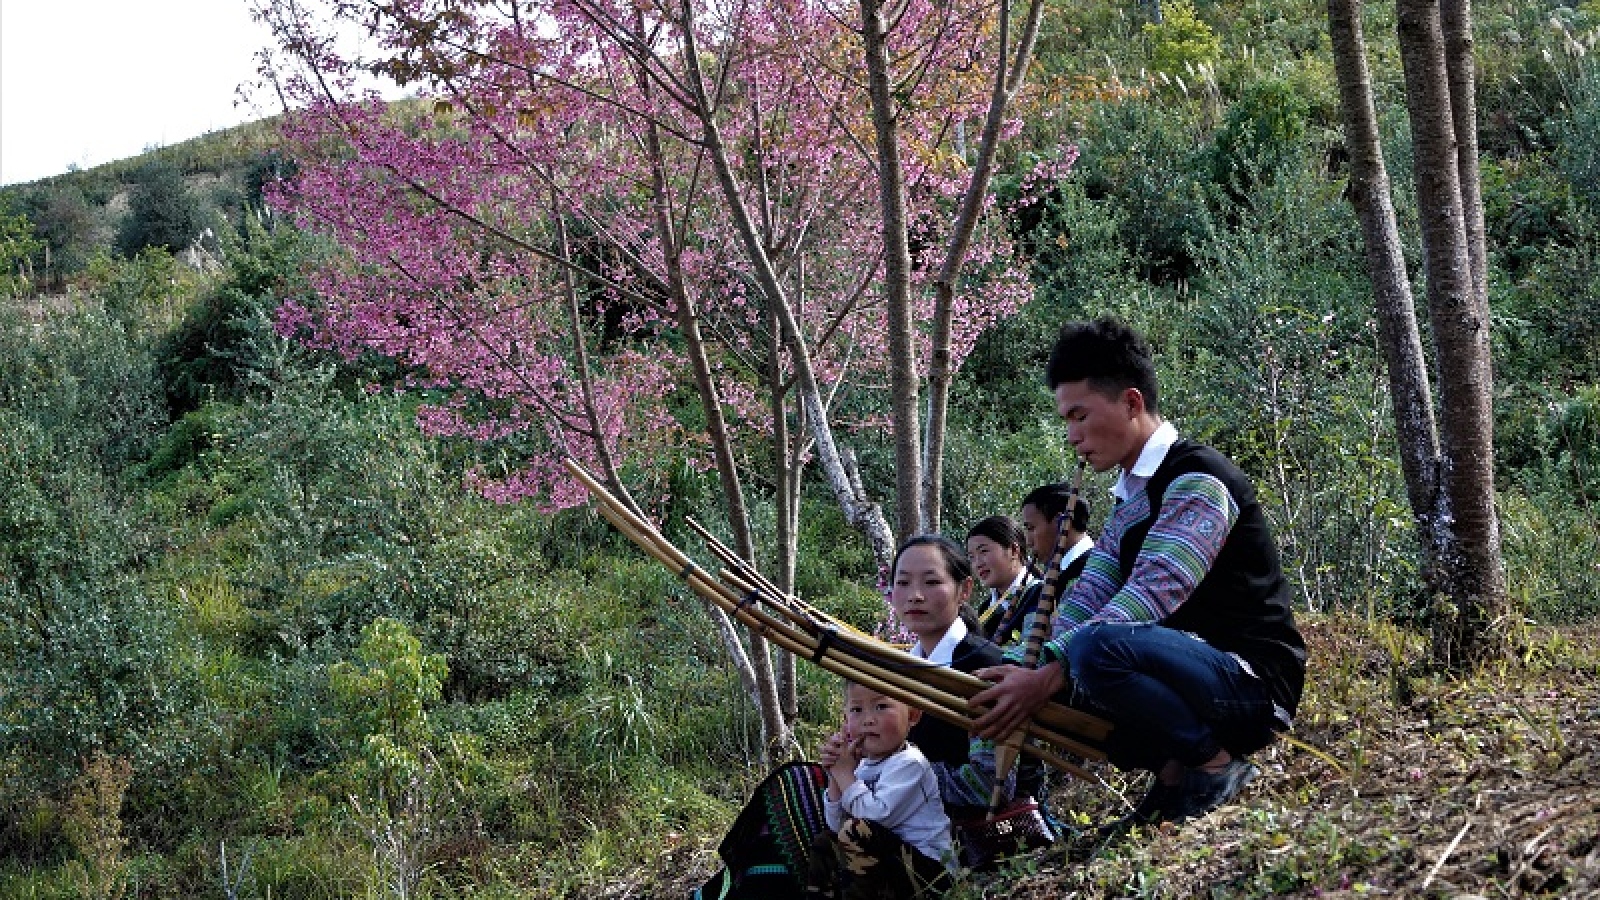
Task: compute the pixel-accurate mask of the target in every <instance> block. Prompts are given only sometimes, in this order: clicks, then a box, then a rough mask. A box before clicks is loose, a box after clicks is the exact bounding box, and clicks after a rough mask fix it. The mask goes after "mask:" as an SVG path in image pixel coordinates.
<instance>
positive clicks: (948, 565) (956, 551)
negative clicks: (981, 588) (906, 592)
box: [889, 534, 972, 584]
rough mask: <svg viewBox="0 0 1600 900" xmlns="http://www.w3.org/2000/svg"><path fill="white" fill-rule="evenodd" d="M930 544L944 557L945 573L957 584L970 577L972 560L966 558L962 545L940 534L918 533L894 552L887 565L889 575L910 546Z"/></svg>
mask: <svg viewBox="0 0 1600 900" xmlns="http://www.w3.org/2000/svg"><path fill="white" fill-rule="evenodd" d="M924 546H932V547H934V548H936V549H938V551H939V555H940V556H943V557H944V569H945V574H946V575H949V576H950V577H951V578H952V579H954V580H955V581H956V583H957V584H959V583H961V582H963V581H967V580H968V579H970V578H972V561H971V560H969V559H967V551H966V550H965V549H963V548H962V546H961V545H960V544H958V543H956V542H955V541H953V540H951V539H950V538H948V537H945V536H944V535H942V534H919V535H916V536H914V537H910V538H907V539H906V542H905V543H903V544H901V545H900V549H899V550H896V551H895V553H894V563H893V564H891V565H890V566H889V577H891V578H893V577H894V573H896V572H898V571H900V557H902V556H904V555H905V553H906V551H907V550H910V549H911V548H912V547H924Z"/></svg>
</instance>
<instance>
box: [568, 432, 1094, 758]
mask: <svg viewBox="0 0 1600 900" xmlns="http://www.w3.org/2000/svg"><path fill="white" fill-rule="evenodd" d="M567 468H568V469H569V470H570V471H572V473H573V475H574V477H576V478H578V479H579V480H580V481H581V482H583V483H584V485H585V487H587V488H588V489H589V490H590V492H591V493H592V494H594V496H595V497H596V499H597V501H599V502H598V508H599V511H600V514H601V515H602V517H604V518H605V519H606V520H607V521H608V522H610V523H611V524H612V525H614V526H615V527H617V529H618V530H619V531H621V532H622V533H623V534H624V535H625V536H626V537H628V538H629V539H630V540H632V541H633V542H634V543H636V544H638V545H639V547H640V548H641V549H643V550H645V551H646V552H647V553H649V554H650V555H651V556H653V557H655V558H656V560H657V561H659V562H661V563H662V564H663V565H666V566H667V567H668V568H669V569H671V570H673V571H676V572H677V573H678V574H679V576H680V577H681V578H682V579H683V580H684V581H685V582H686V583H687V584H688V585H689V587H690V589H691V590H694V591H695V593H697V594H699V595H700V596H701V597H703V598H705V599H706V600H708V601H710V602H713V603H716V604H717V605H718V606H720V607H722V608H723V609H724V610H726V611H727V612H729V613H730V614H731V615H733V616H734V617H735V618H738V619H739V620H740V621H741V622H743V623H744V624H745V625H747V626H749V627H751V628H752V629H754V630H756V631H757V632H758V633H761V634H762V635H763V636H765V637H767V638H768V639H769V640H772V641H773V643H776V644H778V645H779V646H780V647H782V648H783V649H785V650H788V651H790V652H792V653H796V654H798V655H802V656H805V657H807V658H809V659H811V660H812V661H813V662H815V663H816V664H818V665H821V666H822V667H823V668H824V669H826V670H827V671H830V672H833V673H835V674H838V675H841V676H843V677H846V678H850V679H852V680H855V681H858V682H860V683H862V684H865V685H868V686H870V687H872V688H873V689H874V690H878V691H879V692H880V693H883V694H885V695H886V696H891V697H894V698H896V699H898V700H901V701H902V702H905V703H908V704H911V705H913V706H916V707H917V708H918V709H922V710H923V711H924V712H927V713H928V714H930V715H934V716H936V717H938V718H940V719H943V720H945V721H948V722H951V723H952V724H954V725H956V726H958V727H962V728H966V729H968V730H970V728H971V725H972V720H973V717H972V711H971V709H970V708H969V706H968V703H967V697H968V696H970V693H969V694H966V695H965V696H963V695H960V694H952V693H950V692H948V691H944V690H942V689H941V688H940V687H938V686H936V685H931V684H927V683H925V682H922V681H918V680H916V679H913V678H909V677H907V676H905V675H903V674H901V673H900V672H896V671H894V670H893V669H890V668H886V667H884V666H883V665H881V664H879V663H878V662H876V661H874V660H872V659H870V658H862V656H859V655H855V654H841V653H839V652H838V648H837V647H824V648H822V650H821V651H819V649H818V648H819V646H820V644H819V641H818V639H817V638H815V637H813V636H812V635H810V634H808V633H806V632H805V631H804V630H802V629H801V628H797V627H795V626H792V625H790V624H788V623H785V622H783V621H780V620H779V619H777V618H775V617H773V616H771V615H769V614H767V613H765V612H764V611H763V610H762V609H760V608H759V607H758V602H764V603H766V604H772V605H776V606H777V608H779V609H782V608H783V607H782V604H781V603H776V602H775V601H773V600H772V599H771V598H762V597H760V592H759V591H757V590H756V589H755V588H754V586H753V585H750V584H749V583H748V582H744V581H741V580H738V579H737V578H736V576H732V574H731V573H728V572H723V573H722V577H724V578H725V579H728V580H733V581H734V583H735V584H738V585H740V586H741V587H742V588H748V589H747V590H743V592H741V591H740V590H739V589H736V588H735V587H731V586H730V585H729V584H727V583H722V582H718V581H716V580H714V579H713V578H712V577H711V575H710V573H708V572H707V571H706V570H704V569H702V568H701V567H700V566H699V565H698V564H697V563H695V562H694V561H693V560H692V559H690V558H689V557H688V556H687V555H685V554H684V553H683V552H682V551H680V550H678V548H676V547H675V546H673V545H672V543H671V542H669V541H667V540H666V539H665V538H664V537H663V536H662V535H661V534H660V533H659V532H658V531H656V530H655V528H654V527H653V526H651V525H649V524H648V523H646V522H644V521H642V520H640V519H638V518H637V517H636V516H634V515H633V513H632V512H631V511H629V510H628V509H626V508H625V507H623V506H622V505H621V504H620V503H619V502H617V501H616V499H615V498H613V497H611V495H610V493H609V492H608V491H606V490H605V488H604V487H603V486H601V485H600V484H599V483H598V482H597V481H596V480H595V479H594V478H593V476H591V475H590V474H589V473H588V472H587V471H584V470H583V469H582V467H581V466H579V465H577V464H576V463H575V462H573V461H571V460H568V461H567ZM861 637H863V638H864V637H865V636H864V635H863V636H861ZM866 640H869V641H871V640H872V639H870V638H866ZM873 643H876V644H878V647H877V648H874V649H880V650H888V651H891V652H892V653H900V651H897V650H895V649H894V648H892V647H889V646H888V645H886V644H881V643H878V642H876V641H874V642H873ZM902 655H904V656H905V657H906V658H908V659H909V660H911V661H913V662H915V663H917V664H919V665H918V668H919V670H920V671H919V674H929V673H932V672H934V671H935V670H934V669H933V668H922V667H925V666H926V662H925V661H923V660H919V659H918V658H917V657H914V656H910V654H902ZM939 668H940V669H942V668H943V667H939ZM943 671H949V670H947V669H945V670H943ZM973 680H974V681H976V682H977V683H978V685H980V686H987V682H983V681H982V680H980V679H973ZM1026 730H1027V733H1028V734H1029V735H1030V736H1032V737H1036V738H1038V739H1039V740H1042V741H1044V742H1046V743H1048V744H1050V745H1052V746H1055V747H1059V748H1061V749H1064V750H1067V751H1068V752H1072V753H1075V754H1077V755H1079V756H1083V757H1085V758H1090V759H1100V758H1104V755H1103V753H1102V752H1101V751H1100V750H1099V749H1098V748H1095V747H1092V746H1089V745H1086V744H1083V743H1082V742H1080V741H1078V740H1075V739H1073V738H1072V737H1069V736H1067V735H1062V734H1058V733H1055V732H1053V731H1052V730H1050V729H1049V728H1047V727H1044V726H1042V725H1040V724H1039V723H1030V724H1029V725H1028V726H1027V729H1026ZM1024 749H1025V751H1026V752H1028V753H1029V755H1032V756H1036V757H1038V758H1040V759H1041V760H1043V761H1045V762H1046V763H1048V764H1049V765H1052V766H1054V767H1056V768H1058V769H1061V770H1063V771H1066V772H1068V773H1069V774H1072V775H1074V776H1076V777H1079V778H1083V779H1085V780H1091V781H1092V780H1094V776H1093V775H1091V774H1090V773H1088V772H1086V771H1085V770H1083V769H1082V768H1081V767H1079V766H1077V765H1075V764H1073V763H1071V762H1068V761H1067V760H1064V759H1062V758H1061V757H1059V756H1057V755H1055V754H1054V753H1051V752H1049V751H1048V750H1045V749H1043V748H1037V747H1033V746H1031V745H1028V746H1026V747H1025V748H1024Z"/></svg>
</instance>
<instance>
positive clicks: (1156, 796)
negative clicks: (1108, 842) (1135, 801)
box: [1100, 778, 1183, 836]
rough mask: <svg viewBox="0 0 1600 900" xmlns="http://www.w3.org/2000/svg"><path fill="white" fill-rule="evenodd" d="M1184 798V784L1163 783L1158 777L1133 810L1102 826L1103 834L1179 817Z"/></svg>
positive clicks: (1155, 823) (1117, 832) (1101, 831)
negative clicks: (1180, 805)
mask: <svg viewBox="0 0 1600 900" xmlns="http://www.w3.org/2000/svg"><path fill="white" fill-rule="evenodd" d="M1182 799H1183V786H1182V785H1177V784H1162V783H1161V779H1159V778H1157V779H1154V780H1152V781H1151V782H1150V789H1149V790H1148V791H1146V792H1145V795H1144V798H1143V799H1141V800H1140V801H1139V805H1137V806H1135V807H1134V808H1133V811H1132V812H1130V813H1128V814H1127V815H1125V816H1122V817H1121V818H1119V819H1114V820H1112V821H1111V822H1108V823H1106V824H1105V825H1102V826H1100V833H1101V834H1102V835H1107V836H1109V835H1112V834H1119V833H1121V832H1124V831H1128V830H1130V829H1132V828H1134V827H1137V826H1146V827H1148V826H1150V825H1158V824H1160V823H1162V822H1166V821H1169V820H1172V819H1176V818H1177V817H1178V804H1179V802H1180V801H1181V800H1182Z"/></svg>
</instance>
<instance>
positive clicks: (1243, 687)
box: [1067, 623, 1274, 771]
mask: <svg viewBox="0 0 1600 900" xmlns="http://www.w3.org/2000/svg"><path fill="white" fill-rule="evenodd" d="M1067 662H1068V664H1069V666H1070V670H1071V673H1072V680H1073V682H1074V684H1075V686H1076V688H1077V691H1078V693H1079V694H1080V695H1082V696H1083V697H1084V698H1085V699H1087V700H1088V701H1089V704H1090V705H1092V706H1094V707H1095V708H1097V709H1099V710H1101V711H1102V712H1103V713H1104V714H1105V715H1106V716H1107V717H1108V718H1110V719H1111V721H1112V723H1113V724H1114V725H1115V726H1116V727H1115V728H1114V729H1113V731H1112V732H1111V739H1110V742H1109V746H1108V748H1107V750H1108V755H1109V756H1110V758H1111V761H1112V762H1114V763H1116V764H1117V765H1118V766H1121V767H1123V768H1136V769H1149V770H1150V771H1157V770H1159V769H1160V768H1161V767H1162V766H1163V765H1165V764H1166V762H1167V760H1170V759H1176V760H1177V761H1178V762H1180V763H1182V764H1184V765H1185V766H1190V767H1193V766H1198V765H1200V764H1202V763H1204V762H1206V761H1207V760H1209V759H1211V758H1212V757H1213V756H1216V754H1217V751H1218V750H1220V749H1224V748H1226V749H1227V750H1228V752H1229V753H1230V754H1232V755H1234V756H1244V755H1246V754H1249V753H1253V752H1255V751H1256V750H1259V749H1261V748H1262V747H1264V746H1266V745H1267V744H1268V743H1269V742H1271V740H1272V736H1273V725H1274V719H1273V714H1272V699H1271V698H1270V697H1268V695H1267V689H1266V686H1265V685H1263V684H1262V683H1261V680H1260V679H1259V678H1256V677H1255V676H1253V675H1251V674H1250V673H1248V672H1246V671H1245V670H1244V669H1243V667H1241V666H1240V665H1239V661H1238V660H1236V659H1234V658H1233V657H1231V656H1229V655H1228V654H1226V653H1223V652H1222V651H1221V650H1218V649H1216V648H1215V647H1212V646H1211V645H1210V644H1207V643H1205V642H1204V641H1202V640H1200V639H1199V638H1196V637H1192V636H1191V635H1189V634H1187V633H1185V632H1182V631H1176V630H1174V629H1171V628H1163V627H1161V626H1160V625H1155V624H1150V623H1142V624H1137V625H1112V624H1095V625H1090V626H1088V627H1086V628H1084V629H1083V630H1081V631H1079V632H1078V633H1077V634H1075V635H1073V637H1072V641H1071V643H1070V644H1068V646H1067Z"/></svg>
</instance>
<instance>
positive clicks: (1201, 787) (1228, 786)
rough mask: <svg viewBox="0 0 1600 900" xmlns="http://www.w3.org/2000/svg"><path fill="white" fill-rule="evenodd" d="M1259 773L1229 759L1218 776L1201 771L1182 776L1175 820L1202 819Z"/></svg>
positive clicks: (1255, 769) (1234, 795) (1243, 762)
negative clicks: (1197, 817) (1198, 817)
mask: <svg viewBox="0 0 1600 900" xmlns="http://www.w3.org/2000/svg"><path fill="white" fill-rule="evenodd" d="M1260 774H1261V770H1260V769H1258V768H1256V767H1255V766H1254V765H1253V764H1251V763H1248V762H1245V761H1244V760H1242V759H1232V760H1229V761H1228V764H1227V765H1226V766H1224V767H1223V768H1222V771H1221V772H1217V773H1215V774H1212V773H1210V772H1206V771H1203V770H1201V769H1190V770H1189V771H1187V772H1185V773H1183V788H1182V795H1181V796H1180V797H1179V798H1178V802H1177V805H1176V816H1174V818H1175V819H1178V820H1182V819H1189V818H1194V817H1196V816H1203V815H1205V814H1206V813H1208V812H1211V811H1212V810H1213V809H1216V808H1217V807H1219V806H1221V805H1223V804H1224V803H1227V802H1228V801H1229V800H1232V799H1233V798H1234V797H1237V796H1238V795H1239V792H1240V791H1242V790H1244V788H1245V785H1247V784H1249V783H1250V782H1252V781H1254V780H1255V777H1256V776H1257V775H1260Z"/></svg>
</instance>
